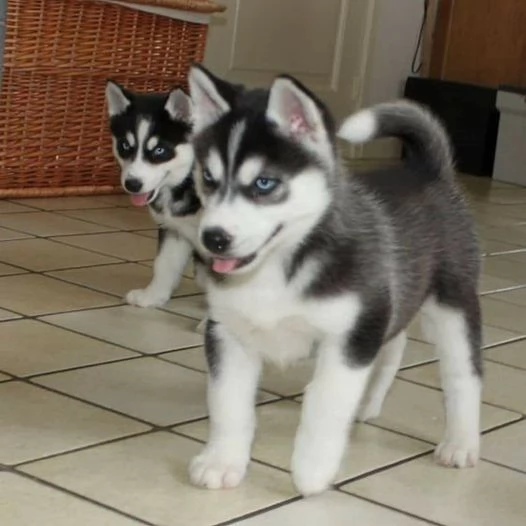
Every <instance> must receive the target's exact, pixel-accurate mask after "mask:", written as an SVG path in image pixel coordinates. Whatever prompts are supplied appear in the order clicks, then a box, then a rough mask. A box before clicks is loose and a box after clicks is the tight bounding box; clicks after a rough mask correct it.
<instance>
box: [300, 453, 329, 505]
mask: <svg viewBox="0 0 526 526" xmlns="http://www.w3.org/2000/svg"><path fill="white" fill-rule="evenodd" d="M322 456H323V455H322V454H321V452H320V455H316V456H305V455H299V454H296V452H295V453H294V455H293V456H292V481H293V483H294V486H295V487H296V489H297V490H298V491H299V492H300V493H301V494H302V495H303V496H304V497H310V496H312V495H318V494H319V493H323V492H324V491H325V490H327V489H329V487H330V486H331V484H332V483H333V482H334V479H335V477H336V474H337V472H338V468H339V462H336V463H335V462H334V461H333V460H334V459H332V458H331V459H323V458H322ZM330 456H331V457H332V455H330Z"/></svg>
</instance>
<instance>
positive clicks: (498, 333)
mask: <svg viewBox="0 0 526 526" xmlns="http://www.w3.org/2000/svg"><path fill="white" fill-rule="evenodd" d="M484 321H485V322H486V324H485V325H483V327H482V341H483V344H484V347H487V346H489V345H496V344H498V343H502V342H505V341H509V340H513V339H515V338H519V337H520V336H521V330H517V331H513V330H509V329H503V328H501V327H493V326H492V325H489V324H488V321H489V320H484ZM514 326H515V325H514ZM523 334H524V331H523ZM408 335H409V336H410V337H411V338H414V339H415V340H418V341H422V342H427V338H426V337H425V336H424V335H423V334H422V328H421V327H420V323H418V320H415V321H414V322H413V323H412V324H411V325H410V326H409V329H408Z"/></svg>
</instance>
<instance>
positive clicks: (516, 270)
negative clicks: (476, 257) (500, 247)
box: [482, 231, 526, 285]
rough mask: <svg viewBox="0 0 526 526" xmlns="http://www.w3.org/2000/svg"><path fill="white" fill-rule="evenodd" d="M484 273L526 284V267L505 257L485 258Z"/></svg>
mask: <svg viewBox="0 0 526 526" xmlns="http://www.w3.org/2000/svg"><path fill="white" fill-rule="evenodd" d="M525 236H526V231H525ZM482 272H483V274H485V275H486V274H487V275H488V276H495V277H497V278H502V279H504V280H506V281H512V282H515V283H516V284H518V285H523V284H526V265H524V264H523V263H521V262H519V261H513V260H511V259H507V258H506V257H505V256H491V257H487V258H484V263H483V266H482Z"/></svg>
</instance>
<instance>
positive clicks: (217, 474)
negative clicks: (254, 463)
mask: <svg viewBox="0 0 526 526" xmlns="http://www.w3.org/2000/svg"><path fill="white" fill-rule="evenodd" d="M247 465H248V458H241V456H236V455H228V456H226V455H221V454H220V453H219V452H218V451H214V450H211V449H210V450H209V449H208V448H207V449H205V450H204V451H203V452H202V453H201V454H200V455H199V456H197V457H195V458H194V459H193V460H192V462H191V463H190V480H191V481H192V484H194V485H195V486H202V487H204V488H207V489H230V488H235V487H236V486H239V484H240V483H241V481H242V480H243V478H244V477H245V474H246V471H247Z"/></svg>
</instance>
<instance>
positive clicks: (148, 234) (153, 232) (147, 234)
mask: <svg viewBox="0 0 526 526" xmlns="http://www.w3.org/2000/svg"><path fill="white" fill-rule="evenodd" d="M135 233H136V234H137V235H138V236H145V237H152V238H154V239H157V238H158V237H159V230H158V229H157V228H156V229H149V230H138V231H137V232H135Z"/></svg>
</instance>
